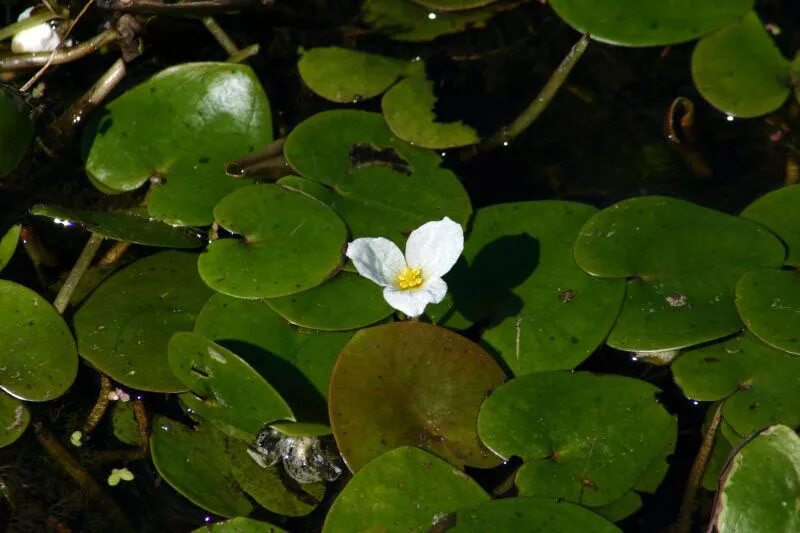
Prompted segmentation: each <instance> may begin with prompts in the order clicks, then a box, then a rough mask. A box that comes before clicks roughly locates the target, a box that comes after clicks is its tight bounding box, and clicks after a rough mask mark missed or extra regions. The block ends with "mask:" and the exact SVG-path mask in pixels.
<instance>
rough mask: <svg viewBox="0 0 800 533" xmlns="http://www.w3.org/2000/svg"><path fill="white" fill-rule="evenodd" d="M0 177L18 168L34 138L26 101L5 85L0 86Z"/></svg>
mask: <svg viewBox="0 0 800 533" xmlns="http://www.w3.org/2000/svg"><path fill="white" fill-rule="evenodd" d="M0 139H2V140H3V142H2V143H0V178H3V177H5V176H6V175H7V174H10V173H11V171H12V170H14V169H15V168H17V165H19V164H20V162H21V161H22V158H23V157H25V152H27V151H28V146H29V145H30V144H31V141H32V140H33V122H32V121H31V118H30V113H29V112H28V110H27V108H26V106H25V103H24V102H23V101H22V99H21V98H20V97H19V96H17V94H16V93H14V92H12V91H11V89H8V88H6V87H5V86H2V87H0Z"/></svg>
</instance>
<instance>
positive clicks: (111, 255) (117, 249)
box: [97, 241, 131, 267]
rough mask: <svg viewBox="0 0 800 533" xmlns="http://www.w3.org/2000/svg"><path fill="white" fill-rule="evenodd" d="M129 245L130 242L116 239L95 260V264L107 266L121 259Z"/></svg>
mask: <svg viewBox="0 0 800 533" xmlns="http://www.w3.org/2000/svg"><path fill="white" fill-rule="evenodd" d="M130 247H131V243H129V242H126V241H117V242H115V243H114V244H113V245H111V247H110V248H109V249H108V251H107V252H106V253H105V255H104V256H103V257H101V258H100V260H99V261H98V262H97V266H99V267H107V266H111V265H113V264H115V263H116V262H117V261H119V260H120V259H122V256H123V255H125V252H127V251H128V248H130Z"/></svg>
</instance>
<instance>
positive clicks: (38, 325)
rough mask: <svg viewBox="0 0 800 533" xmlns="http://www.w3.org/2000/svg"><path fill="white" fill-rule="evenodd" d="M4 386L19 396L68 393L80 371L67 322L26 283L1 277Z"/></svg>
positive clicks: (38, 398) (0, 372)
mask: <svg viewBox="0 0 800 533" xmlns="http://www.w3.org/2000/svg"><path fill="white" fill-rule="evenodd" d="M0 339H5V341H4V343H3V344H4V348H3V350H2V351H0V388H2V389H3V390H5V391H6V392H7V393H9V394H11V395H12V396H15V397H17V398H19V399H21V400H28V401H34V402H44V401H47V400H52V399H54V398H58V397H59V396H61V395H62V394H64V393H65V392H66V391H67V389H69V387H70V386H71V385H72V382H73V381H75V376H76V375H77V373H78V353H77V351H76V350H75V340H74V339H73V338H72V333H71V332H70V330H69V328H68V327H67V324H66V323H64V319H63V318H61V315H59V314H58V313H57V312H56V310H55V309H54V308H53V306H52V305H50V303H49V302H48V301H47V300H45V299H44V298H42V297H41V296H39V295H38V294H36V293H35V292H33V291H32V290H30V289H28V288H27V287H23V286H22V285H18V284H16V283H13V282H11V281H6V280H0Z"/></svg>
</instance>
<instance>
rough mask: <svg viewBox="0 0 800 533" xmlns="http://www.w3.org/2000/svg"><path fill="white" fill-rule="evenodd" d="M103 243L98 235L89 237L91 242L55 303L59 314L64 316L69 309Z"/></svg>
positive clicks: (85, 247)
mask: <svg viewBox="0 0 800 533" xmlns="http://www.w3.org/2000/svg"><path fill="white" fill-rule="evenodd" d="M102 243H103V237H101V236H100V235H97V234H96V233H92V236H91V237H89V241H88V242H87V243H86V246H84V247H83V251H82V252H81V255H79V256H78V260H77V261H75V265H74V266H73V267H72V270H71V271H70V273H69V275H68V276H67V279H66V280H64V285H62V286H61V290H60V291H58V295H57V296H56V299H55V301H54V302H53V306H54V307H55V308H56V311H58V312H59V314H62V315H63V314H64V311H65V310H66V309H67V306H68V305H69V301H70V299H71V298H72V293H73V292H75V287H77V286H78V283H79V282H80V280H81V277H82V276H83V273H84V272H86V269H87V268H89V265H90V264H91V263H92V259H94V256H95V254H96V253H97V250H98V249H100V245H101V244H102Z"/></svg>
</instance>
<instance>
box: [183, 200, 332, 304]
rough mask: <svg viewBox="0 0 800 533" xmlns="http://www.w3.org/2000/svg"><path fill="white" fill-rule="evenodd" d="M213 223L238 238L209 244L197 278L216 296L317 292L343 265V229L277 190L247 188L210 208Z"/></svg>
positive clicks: (328, 214) (328, 215)
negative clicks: (316, 288) (312, 290)
mask: <svg viewBox="0 0 800 533" xmlns="http://www.w3.org/2000/svg"><path fill="white" fill-rule="evenodd" d="M214 219H215V220H216V222H217V223H218V224H219V225H220V226H221V227H222V228H225V229H226V230H228V231H230V232H232V233H234V234H237V235H239V236H240V237H239V238H224V239H218V240H216V241H214V242H212V243H211V244H210V245H209V247H208V250H207V251H206V252H205V253H204V254H202V255H201V256H200V260H199V261H198V264H197V268H198V270H199V272H200V277H202V278H203V280H204V281H205V282H206V284H207V285H208V286H209V287H211V288H212V289H214V290H216V291H217V292H221V293H223V294H229V295H231V296H236V297H239V298H274V297H278V296H286V295H288V294H295V293H298V292H302V291H304V290H307V289H310V288H312V287H316V286H317V285H319V284H320V283H322V282H323V281H325V279H327V278H328V277H330V276H331V275H333V274H334V273H335V272H336V271H337V270H338V269H339V268H340V266H341V261H342V253H343V250H344V246H345V240H346V238H347V229H346V228H345V225H344V223H343V222H342V220H341V219H340V218H339V217H338V216H337V215H336V213H334V212H333V210H331V209H330V208H329V207H328V206H326V205H325V204H323V203H322V202H320V201H317V200H315V199H314V198H311V197H309V196H307V195H304V194H300V193H297V192H295V191H291V190H288V189H286V188H284V187H280V186H277V185H251V186H249V187H244V188H241V189H239V190H237V191H234V192H232V193H231V194H229V195H228V196H226V197H225V198H223V199H222V201H221V202H220V203H218V204H217V206H216V207H215V208H214Z"/></svg>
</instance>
